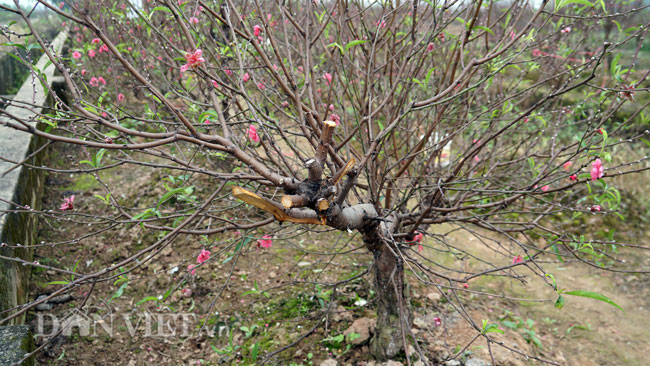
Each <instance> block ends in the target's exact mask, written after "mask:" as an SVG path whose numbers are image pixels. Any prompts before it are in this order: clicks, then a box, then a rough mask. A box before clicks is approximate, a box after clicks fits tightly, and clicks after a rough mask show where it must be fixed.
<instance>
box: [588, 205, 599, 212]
mask: <svg viewBox="0 0 650 366" xmlns="http://www.w3.org/2000/svg"><path fill="white" fill-rule="evenodd" d="M600 209H601V208H600V206H599V205H593V206H591V208H590V210H591V212H600Z"/></svg>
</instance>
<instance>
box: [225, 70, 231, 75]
mask: <svg viewBox="0 0 650 366" xmlns="http://www.w3.org/2000/svg"><path fill="white" fill-rule="evenodd" d="M224 72H225V73H226V75H228V76H231V75H232V70H230V69H225V70H224Z"/></svg>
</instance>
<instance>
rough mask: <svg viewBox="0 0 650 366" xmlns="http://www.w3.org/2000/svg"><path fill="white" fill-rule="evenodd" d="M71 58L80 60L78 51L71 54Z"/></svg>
mask: <svg viewBox="0 0 650 366" xmlns="http://www.w3.org/2000/svg"><path fill="white" fill-rule="evenodd" d="M72 58H74V59H75V60H78V59H80V58H81V52H79V51H74V52H72Z"/></svg>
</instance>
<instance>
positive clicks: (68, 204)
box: [59, 194, 74, 211]
mask: <svg viewBox="0 0 650 366" xmlns="http://www.w3.org/2000/svg"><path fill="white" fill-rule="evenodd" d="M73 209H74V194H73V195H72V196H70V197H67V198H64V199H63V203H62V204H61V207H59V210H61V211H67V210H73Z"/></svg>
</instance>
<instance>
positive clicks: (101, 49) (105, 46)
mask: <svg viewBox="0 0 650 366" xmlns="http://www.w3.org/2000/svg"><path fill="white" fill-rule="evenodd" d="M102 52H108V46H107V45H105V44H103V45H101V46H99V53H102Z"/></svg>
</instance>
